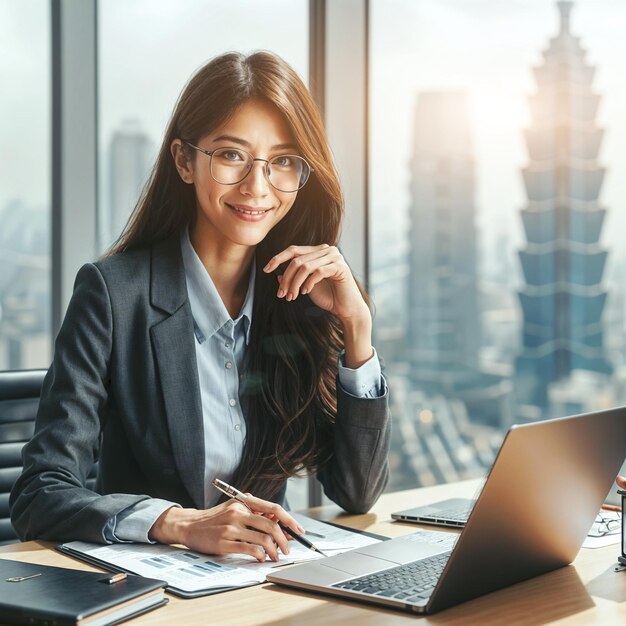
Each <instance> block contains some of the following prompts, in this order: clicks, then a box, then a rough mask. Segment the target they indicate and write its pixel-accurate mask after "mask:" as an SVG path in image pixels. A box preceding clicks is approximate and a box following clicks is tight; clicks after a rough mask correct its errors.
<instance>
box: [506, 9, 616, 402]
mask: <svg viewBox="0 0 626 626" xmlns="http://www.w3.org/2000/svg"><path fill="white" fill-rule="evenodd" d="M557 6H558V10H559V13H560V30H559V33H558V35H557V36H556V37H553V38H552V39H551V40H550V44H549V46H548V48H547V50H545V51H544V53H543V63H542V65H540V66H538V67H535V68H534V74H535V79H536V82H537V91H536V94H535V95H534V96H532V97H531V98H530V110H531V119H532V122H531V125H530V128H529V129H528V130H527V131H526V132H525V139H526V144H527V147H528V154H529V163H528V165H527V167H525V168H524V169H523V178H524V184H525V186H526V194H527V197H528V204H527V206H526V207H525V208H524V209H523V210H522V212H521V215H522V222H523V225H524V230H525V233H526V240H527V244H526V247H525V249H524V250H522V251H521V252H520V255H519V256H520V261H521V266H522V270H523V274H524V278H525V282H526V285H525V286H524V288H523V290H522V291H521V292H520V294H519V298H520V303H521V307H522V312H523V317H524V326H523V349H522V353H521V355H520V356H519V358H518V359H517V364H516V369H517V383H518V397H519V400H521V401H522V402H525V403H530V404H536V405H539V406H545V405H546V402H547V387H548V385H549V384H550V383H552V382H555V381H558V380H562V379H564V378H565V377H568V376H569V375H570V373H571V372H572V370H574V369H583V370H591V371H595V372H600V373H607V374H608V373H610V372H611V365H610V364H609V362H608V361H607V359H606V355H605V352H604V348H603V337H602V313H603V310H604V305H605V301H606V296H607V294H606V291H605V290H604V288H603V285H602V276H603V273H604V267H605V263H606V258H607V252H606V250H605V249H603V247H602V246H601V245H600V243H599V240H600V233H601V230H602V224H603V221H604V217H605V213H606V212H605V210H604V209H603V208H602V207H601V206H600V205H599V204H598V196H599V194H600V188H601V186H602V181H603V178H604V173H605V170H604V168H602V167H600V165H599V164H598V160H597V157H598V150H599V148H600V143H601V140H602V130H601V129H599V128H598V127H597V125H596V123H595V119H596V112H597V109H598V104H599V102H600V97H599V96H598V95H597V94H595V93H594V92H593V90H592V81H593V76H594V68H593V67H591V66H590V65H588V64H587V62H586V61H585V51H584V49H583V48H582V47H581V45H580V39H579V38H578V37H574V36H573V35H572V33H571V31H570V12H571V10H572V7H573V3H572V2H557Z"/></svg>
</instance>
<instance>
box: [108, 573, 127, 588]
mask: <svg viewBox="0 0 626 626" xmlns="http://www.w3.org/2000/svg"><path fill="white" fill-rule="evenodd" d="M126 578H127V575H126V574H125V573H124V572H120V573H119V574H113V576H111V577H110V578H107V583H109V585H112V584H113V583H119V582H121V581H122V580H126Z"/></svg>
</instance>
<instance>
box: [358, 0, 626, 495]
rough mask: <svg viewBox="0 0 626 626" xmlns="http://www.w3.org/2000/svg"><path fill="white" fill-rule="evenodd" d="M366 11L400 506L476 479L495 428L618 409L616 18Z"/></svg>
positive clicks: (560, 11) (623, 263)
mask: <svg viewBox="0 0 626 626" xmlns="http://www.w3.org/2000/svg"><path fill="white" fill-rule="evenodd" d="M370 6H371V12H372V13H371V19H370V36H371V41H370V68H371V78H370V85H371V91H370V102H371V112H372V113H371V120H372V121H371V126H370V139H371V162H370V207H371V217H370V219H371V228H370V232H371V239H370V258H371V275H370V285H371V288H372V292H373V296H374V299H375V302H376V310H377V316H376V319H375V325H376V326H375V333H376V344H377V347H378V348H379V350H380V352H381V354H382V355H383V356H384V357H385V360H386V364H387V369H386V372H387V376H388V378H389V382H390V386H391V389H392V392H393V393H392V402H393V407H392V412H393V414H394V420H395V429H394V439H393V443H392V454H391V458H390V461H391V465H392V478H391V482H390V486H389V488H390V489H400V488H405V487H414V486H419V485H428V484H434V483H437V482H445V481H452V480H460V479H463V478H468V477H471V476H477V475H480V474H483V473H484V472H485V471H486V469H487V468H489V466H490V465H491V462H492V461H493V458H494V455H495V453H496V452H497V449H498V447H499V444H500V442H501V440H502V436H503V434H504V432H505V431H506V429H507V428H508V427H509V426H510V425H511V424H513V423H524V422H529V421H535V420H540V419H545V418H547V417H556V416H562V415H567V414H572V413H579V412H586V411H592V410H597V409H602V408H605V407H608V406H613V405H619V404H624V402H625V401H626V385H625V384H624V382H625V381H626V368H625V367H624V348H625V339H626V338H625V335H624V292H625V287H624V285H625V282H624V279H623V278H624V275H625V274H626V258H625V255H624V246H623V243H622V242H621V241H620V240H619V237H620V234H621V233H622V232H623V231H624V226H626V223H625V222H626V212H625V211H624V206H625V204H626V179H624V177H623V176H620V175H619V173H618V172H619V170H620V165H621V163H623V161H624V158H625V157H626V154H624V145H625V142H624V139H626V121H625V118H624V115H623V111H624V110H625V108H626V78H625V76H624V73H623V68H622V67H621V65H622V59H623V58H624V53H625V52H626V44H625V43H624V38H623V33H622V30H621V28H620V27H619V26H618V25H619V24H620V23H622V22H623V20H624V19H625V18H626V6H624V7H622V6H621V4H620V5H618V4H615V3H614V2H611V1H610V0H593V1H592V0H579V1H577V2H564V1H563V2H545V0H527V1H525V2H522V3H505V4H502V5H500V4H498V3H484V2H479V1H478V0H473V1H472V0H470V1H468V0H436V1H435V0H428V1H427V0H421V1H419V2H413V1H409V0H392V1H388V0H384V1H383V0H374V1H373V2H371V4H370ZM620 13H621V15H620Z"/></svg>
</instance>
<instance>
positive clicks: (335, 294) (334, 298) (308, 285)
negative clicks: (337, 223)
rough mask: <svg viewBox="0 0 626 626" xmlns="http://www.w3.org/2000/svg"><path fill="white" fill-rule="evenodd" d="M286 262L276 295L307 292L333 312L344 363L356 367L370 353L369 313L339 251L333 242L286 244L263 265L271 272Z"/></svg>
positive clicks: (286, 296)
mask: <svg viewBox="0 0 626 626" xmlns="http://www.w3.org/2000/svg"><path fill="white" fill-rule="evenodd" d="M287 262H288V263H289V264H288V265H287V268H286V269H285V271H284V272H283V274H282V275H280V276H279V277H278V283H279V284H278V291H277V293H276V295H277V296H278V297H279V298H285V299H286V300H288V301H292V300H295V299H296V298H297V297H298V296H299V295H304V294H308V296H309V298H311V300H312V302H313V303H314V304H316V305H317V306H318V307H320V308H321V309H324V310H325V311H329V312H330V313H333V314H334V315H335V316H336V317H337V318H338V319H339V321H340V322H341V325H342V327H343V333H344V344H345V350H346V354H345V364H346V366H347V367H350V368H353V369H356V368H358V367H360V366H361V365H363V364H364V363H365V362H366V361H368V360H369V359H370V358H371V357H372V355H373V352H374V351H373V349H372V316H371V314H370V310H369V308H368V306H367V303H366V302H365V300H364V299H363V297H362V296H361V292H360V291H359V288H358V286H357V284H356V281H355V280H354V276H352V272H351V271H350V268H349V267H348V264H347V263H346V262H345V260H344V258H343V256H342V254H341V252H339V250H338V249H337V248H336V247H335V246H329V245H328V244H322V245H320V246H289V247H288V248H287V249H285V250H283V251H282V252H280V253H279V254H277V255H276V256H274V257H272V258H271V259H270V261H269V263H268V264H267V265H266V266H265V267H264V268H263V271H264V272H266V273H269V272H273V271H274V270H275V269H276V268H277V267H279V266H280V265H281V264H282V263H287Z"/></svg>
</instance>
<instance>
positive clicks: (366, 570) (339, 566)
mask: <svg viewBox="0 0 626 626" xmlns="http://www.w3.org/2000/svg"><path fill="white" fill-rule="evenodd" d="M317 562H318V563H319V564H320V565H324V567H331V568H332V569H336V570H339V571H340V572H346V573H347V574H356V575H359V574H371V573H372V572H375V571H378V570H381V569H385V568H387V567H393V566H394V565H396V563H394V562H393V561H389V560H386V559H377V558H376V557H373V556H368V555H367V554H361V553H359V552H354V551H352V552H345V553H344V554H338V555H337V556H331V557H330V558H328V559H324V560H323V561H317Z"/></svg>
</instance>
